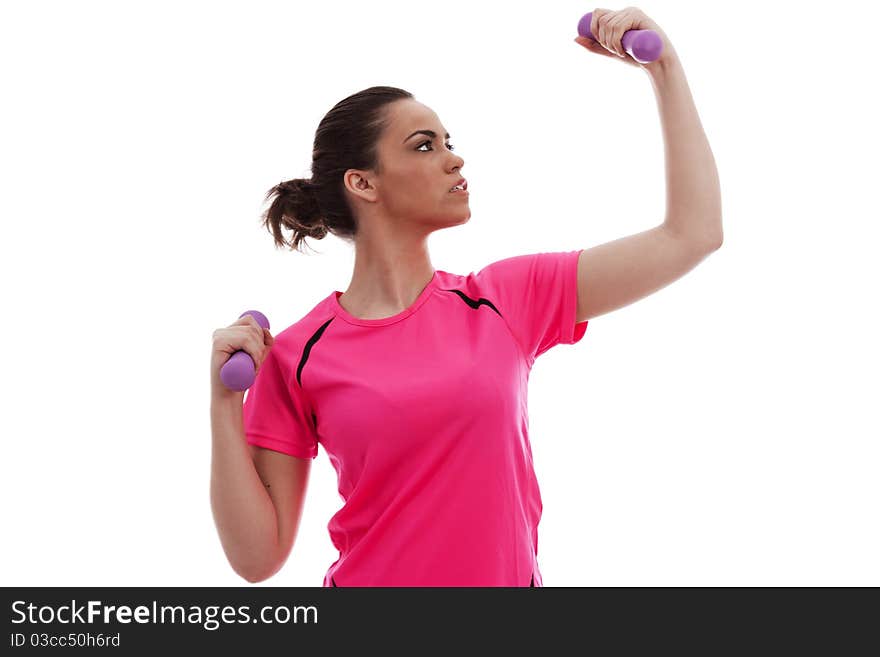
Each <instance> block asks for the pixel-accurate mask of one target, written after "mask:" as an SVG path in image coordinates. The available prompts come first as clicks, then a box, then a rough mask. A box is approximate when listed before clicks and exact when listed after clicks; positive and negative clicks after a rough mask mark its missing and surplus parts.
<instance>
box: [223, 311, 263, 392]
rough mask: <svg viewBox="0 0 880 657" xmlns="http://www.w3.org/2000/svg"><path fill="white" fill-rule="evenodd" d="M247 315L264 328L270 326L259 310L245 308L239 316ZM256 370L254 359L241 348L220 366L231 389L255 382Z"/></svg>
mask: <svg viewBox="0 0 880 657" xmlns="http://www.w3.org/2000/svg"><path fill="white" fill-rule="evenodd" d="M245 315H251V316H252V317H253V318H254V319H255V320H257V324H259V325H260V326H262V327H263V328H264V329H267V328H269V320H268V319H266V316H265V315H264V314H263V313H261V312H260V311H259V310H245V311H244V312H243V313H242V314H241V315H239V316H238V318H239V319H241V318H242V317H244V316H245ZM256 372H257V366H256V365H255V364H254V359H253V358H251V355H250V354H249V353H248V352H246V351H245V350H244V349H239V350H238V351H236V352H235V353H234V354H232V356H230V357H229V360H227V361H226V362H225V363H223V367H221V368H220V380H221V381H222V382H223V385H225V386H226V387H227V388H229V389H230V390H247V389H248V388H250V387H251V385H252V384H253V382H254V377H255V376H256Z"/></svg>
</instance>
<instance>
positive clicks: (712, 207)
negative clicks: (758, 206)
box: [646, 52, 723, 245]
mask: <svg viewBox="0 0 880 657" xmlns="http://www.w3.org/2000/svg"><path fill="white" fill-rule="evenodd" d="M646 70H647V72H648V75H649V77H650V78H651V84H652V86H653V87H654V93H655V96H656V98H657V105H658V108H659V110H660V122H661V125H662V128H663V141H664V152H665V159H666V219H665V221H664V224H665V225H666V226H668V227H669V228H671V229H672V230H673V231H674V232H675V233H677V234H679V235H682V236H686V237H689V238H693V239H694V240H696V241H698V242H701V243H705V244H710V245H718V244H720V243H721V241H722V239H723V231H722V227H721V185H720V183H719V180H718V170H717V168H716V167H715V158H714V157H713V155H712V149H711V148H710V147H709V140H708V139H707V138H706V134H705V132H703V126H702V124H701V123H700V117H699V114H698V113H697V108H696V105H694V99H693V97H692V95H691V91H690V88H689V86H688V83H687V78H686V77H685V74H684V68H683V67H682V65H681V62H680V60H679V59H678V56H677V55H676V54H675V53H674V52H673V53H671V54H670V56H669V57H668V59H667V58H665V57H664V59H663V60H662V61H658V62H657V66H656V67H655V66H648V67H647V68H646Z"/></svg>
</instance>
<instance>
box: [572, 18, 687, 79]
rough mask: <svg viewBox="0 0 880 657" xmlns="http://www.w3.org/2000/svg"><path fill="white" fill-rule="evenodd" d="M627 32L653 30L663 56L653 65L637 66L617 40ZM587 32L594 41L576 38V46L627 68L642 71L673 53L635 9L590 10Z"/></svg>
mask: <svg viewBox="0 0 880 657" xmlns="http://www.w3.org/2000/svg"><path fill="white" fill-rule="evenodd" d="M629 30H654V31H655V32H656V33H657V34H659V35H660V38H661V39H662V41H663V52H662V53H661V54H660V59H657V60H655V61H653V62H647V63H644V64H643V63H641V62H639V61H638V60H636V59H633V58H632V56H631V55H630V54H629V53H628V52H626V50H624V49H623V44H622V43H621V39H623V34H624V32H627V31H629ZM590 32H591V33H592V34H593V35H594V36H595V37H596V40H595V41H594V40H593V39H590V38H589V37H582V36H578V37H577V38H575V41H577V42H578V43H579V44H581V45H582V46H583V47H584V48H586V49H587V50H589V51H590V52H594V53H596V54H597V55H604V56H605V57H613V58H615V59H620V60H622V61H624V62H626V63H627V64H630V65H631V66H638V67H639V68H646V67H648V66H653V65H655V64H658V63H659V62H661V61H663V60H668V59H671V58H672V57H674V56H675V50H674V49H673V47H672V44H671V43H670V42H669V39H668V38H667V37H666V33H665V32H664V31H663V30H662V29H660V26H659V25H657V23H655V22H654V21H652V20H651V19H650V18H649V17H648V16H647V15H646V14H645V13H644V12H643V11H642V10H641V9H639V8H637V7H627V8H626V9H621V10H620V11H611V10H610V9H594V10H593V19H592V21H591V22H590Z"/></svg>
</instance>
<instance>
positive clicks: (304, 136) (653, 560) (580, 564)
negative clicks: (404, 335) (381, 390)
mask: <svg viewBox="0 0 880 657" xmlns="http://www.w3.org/2000/svg"><path fill="white" fill-rule="evenodd" d="M638 6H639V7H640V8H641V9H642V10H644V11H645V12H646V13H647V14H648V15H649V16H651V17H652V18H653V19H654V20H655V21H657V22H658V24H659V25H660V26H661V27H662V28H663V29H664V30H665V31H666V33H667V35H668V37H669V38H670V40H671V41H672V43H673V44H674V45H675V47H676V49H677V51H678V53H679V56H680V58H681V59H682V61H683V64H684V67H685V72H686V74H687V77H688V82H689V84H690V87H691V90H692V92H693V94H694V98H695V100H696V104H697V108H698V110H699V113H700V117H701V119H702V123H703V127H704V129H705V131H706V134H707V136H708V138H709V141H710V143H711V146H712V149H713V153H714V155H715V159H716V162H717V165H718V170H719V174H720V179H721V186H722V196H723V211H724V236H725V242H724V245H723V246H722V248H721V249H720V250H719V251H717V252H716V253H713V254H712V255H711V256H710V257H709V258H708V259H707V260H705V261H704V262H703V263H702V264H700V265H699V266H698V267H697V268H696V269H694V270H693V271H692V272H690V273H688V274H687V275H686V276H685V277H683V278H682V279H680V280H679V281H677V282H675V283H674V284H672V285H670V286H668V287H666V288H664V289H662V290H660V291H659V292H656V293H655V294H653V295H651V296H650V297H648V298H646V299H644V300H642V301H640V302H638V303H635V304H632V305H630V306H627V307H625V308H622V309H620V310H617V311H614V312H612V313H609V314H607V315H604V316H600V317H597V318H594V319H593V320H591V321H590V324H589V327H588V329H587V333H586V335H585V336H584V338H583V340H582V341H581V342H580V343H578V344H577V345H573V346H568V345H561V346H558V347H556V348H554V349H553V350H551V351H550V352H548V353H546V354H544V355H543V356H541V357H540V358H539V360H538V361H537V363H536V365H535V367H534V369H533V370H532V375H531V384H530V406H529V410H530V420H531V422H530V427H531V442H532V449H533V453H534V458H535V466H536V471H537V475H538V481H539V483H540V486H541V492H542V495H543V504H544V514H543V518H542V520H541V524H540V529H539V549H538V562H539V566H540V568H541V571H542V573H543V577H544V584H545V586H548V587H551V586H617V585H621V586H659V585H671V586H708V585H721V586H745V585H749V586H752V585H766V586H782V585H793V586H806V585H819V586H826V585H857V586H858V585H873V586H877V585H880V560H878V558H877V555H878V554H880V528H878V498H880V495H878V492H880V491H878V488H880V486H878V465H880V463H878V456H880V447H878V437H880V431H878V420H877V414H876V402H877V400H878V384H877V371H878V353H877V351H878V350H877V346H876V345H877V341H876V340H877V335H878V330H877V329H878V321H877V301H876V300H877V290H876V281H877V280H878V279H880V277H878V265H877V259H876V251H877V239H876V238H877V235H878V231H877V222H878V219H880V212H878V203H877V184H878V164H877V153H878V147H880V139H878V129H877V122H876V117H877V116H878V115H880V108H878V105H877V100H876V98H877V97H876V95H875V92H876V88H877V77H876V76H877V72H876V49H875V43H874V40H872V39H871V38H869V36H870V33H869V32H866V31H865V30H869V29H870V27H871V26H872V25H875V24H876V23H877V20H878V17H880V15H878V10H877V9H876V7H875V6H874V5H872V4H871V3H867V2H859V3H854V4H853V3H851V4H850V5H847V6H846V7H845V8H844V7H842V8H841V9H839V10H835V9H834V8H833V5H828V4H827V3H818V2H785V3H783V2H762V3H759V4H757V5H750V6H746V5H738V6H734V5H728V9H727V10H722V9H720V8H718V6H716V5H713V4H709V3H701V2H674V3H673V2H648V3H642V4H640V5H638ZM623 7H624V5H620V6H611V7H608V8H610V9H622V8H623ZM593 8H594V7H591V6H590V5H588V4H583V3H578V2H552V3H551V2H545V3H535V2H508V3H504V5H503V7H502V6H501V5H500V3H488V2H487V3H469V4H467V5H464V4H462V3H451V4H450V3H440V2H414V1H413V0H406V1H401V2H360V1H358V2H354V1H351V2H338V1H334V2H332V3H318V2H311V3H293V2H277V3H275V2H273V3H270V2H248V3H244V2H239V3H219V2H210V3H208V2H205V3H195V2H185V3H180V2H156V1H152V2H149V3H146V2H144V3H134V2H124V3H121V2H76V3H68V2H27V3H24V2H19V3H3V5H2V9H0V61H2V62H3V63H2V65H0V66H2V68H0V71H2V89H3V96H4V99H3V102H2V105H0V112H2V122H0V130H2V139H0V151H2V154H0V158H2V160H0V166H2V172H0V173H2V183H0V184H2V190H3V191H2V197H0V203H2V206H0V212H2V235H3V239H2V241H0V243H2V247H0V248H2V253H0V256H2V265H0V266H2V275H3V303H2V309H0V312H2V330H3V348H4V355H3V360H2V362H3V368H2V372H3V376H2V383H0V385H2V393H3V405H4V411H3V424H2V429H0V431H2V438H3V451H2V460H0V464H2V465H0V468H2V471H0V499H2V518H0V521H2V526H3V534H4V539H3V541H2V547H0V549H2V559H0V582H2V584H3V585H7V586H12V585H16V586H30V585H33V586H47V585H70V586H73V585H95V586H99V585H100V586H104V585H106V586H123V585H125V586H128V585H132V586H134V585H150V586H164V585H169V586H173V585H208V586H224V585H239V584H241V585H245V586H252V585H250V584H248V583H247V582H245V581H244V580H242V579H241V578H240V577H239V576H238V575H236V574H235V573H234V571H233V570H232V569H231V567H230V566H229V564H228V563H227V561H226V558H225V555H224V553H223V551H222V548H221V545H220V542H219V539H218V536H217V533H216V529H215V527H214V522H213V517H212V513H211V508H210V501H209V475H210V453H211V435H210V423H209V378H208V375H209V358H210V350H211V336H212V332H213V331H214V329H215V328H219V327H222V326H227V325H228V324H231V323H232V322H234V321H235V320H236V318H237V317H238V315H239V314H240V313H241V312H242V311H243V310H245V309H250V308H257V309H260V310H262V311H263V312H265V313H266V315H267V316H268V317H269V318H270V321H271V322H272V332H273V334H276V333H278V332H279V331H280V330H282V329H283V328H285V327H287V326H289V325H290V324H292V323H294V322H295V321H297V320H298V319H300V318H301V317H302V316H303V315H304V314H305V313H306V312H307V311H308V310H310V309H311V308H312V307H313V306H314V305H315V304H316V303H317V302H318V301H320V300H321V299H323V298H325V297H326V296H327V295H328V294H329V293H330V292H331V291H332V290H340V291H342V290H345V289H346V287H347V286H348V283H349V280H350V278H351V273H352V266H353V262H354V253H353V250H352V248H351V247H350V246H349V245H348V244H347V243H344V242H342V241H341V240H339V239H337V238H335V237H333V236H328V238H326V239H325V240H323V241H321V242H314V241H311V240H310V242H309V243H310V244H311V245H312V246H313V247H314V249H315V250H316V251H318V252H319V254H312V253H309V255H303V254H300V253H293V252H290V251H283V250H276V249H275V248H274V246H273V244H272V239H271V236H270V235H269V233H268V232H266V231H265V230H264V229H263V228H262V227H260V226H259V215H260V213H261V211H262V210H263V209H264V207H265V206H264V205H263V204H262V200H263V198H264V194H265V193H266V191H267V190H268V189H269V188H270V187H271V186H272V185H274V184H276V183H277V182H279V181H281V180H285V179H290V178H294V177H305V176H308V175H309V174H310V166H311V161H310V156H311V146H312V140H313V138H314V133H315V129H316V128H317V125H318V123H319V121H320V119H321V118H322V117H323V116H324V114H325V113H326V112H327V111H328V110H329V109H330V108H331V107H332V106H333V105H334V104H335V103H336V102H338V101H339V100H341V99H342V98H344V97H346V96H348V95H350V94H352V93H354V92H356V91H359V90H361V89H364V88H367V87H370V86H373V85H380V84H381V85H391V86H398V87H402V88H404V89H406V90H408V91H411V92H412V93H414V94H415V96H416V99H417V100H419V101H421V102H423V103H425V104H427V105H429V106H430V107H431V108H432V109H434V110H435V111H436V112H437V113H438V115H439V117H440V119H441V121H442V122H443V124H444V125H445V127H446V128H448V129H449V131H450V133H451V134H452V139H451V140H450V141H452V142H453V143H454V144H455V146H456V149H457V152H458V154H460V155H462V156H463V157H464V159H465V166H464V168H463V173H464V175H465V176H466V177H467V179H468V181H469V188H470V190H471V195H470V205H471V209H472V213H473V214H472V217H471V219H470V221H469V222H468V223H466V224H465V225H462V226H459V227H456V228H453V229H449V230H445V231H441V232H438V233H435V234H434V235H433V236H432V237H431V240H430V242H429V245H430V250H431V258H432V263H433V265H434V266H435V267H436V268H438V269H442V270H444V271H450V272H456V273H462V274H466V273H468V272H470V271H477V270H479V269H480V268H482V267H483V266H485V265H486V264H488V263H489V262H492V261H495V260H498V259H501V258H504V257H508V256H512V255H517V254H521V253H534V252H539V251H553V250H560V251H561V250H570V249H576V248H582V247H586V248H588V247H591V246H595V245H597V244H601V243H604V242H607V241H611V240H613V239H617V238H619V237H622V236H624V235H629V234H632V233H636V232H640V231H643V230H646V229H648V228H650V227H653V226H655V225H657V224H659V223H660V222H661V221H662V220H663V218H664V217H663V214H664V210H665V177H664V160H663V155H664V154H663V142H662V134H661V132H660V123H659V115H658V112H657V106H656V101H655V98H654V93H653V89H652V87H651V85H650V81H649V79H648V77H647V75H646V74H645V73H644V72H643V71H641V70H639V69H636V68H633V67H629V66H626V65H625V64H623V63H621V62H618V61H616V60H613V59H608V58H603V57H600V56H597V55H594V54H592V53H590V52H588V51H587V50H586V49H584V48H583V47H581V46H579V45H577V44H576V43H574V41H573V38H574V36H575V33H576V25H577V22H578V19H579V18H580V17H581V15H583V14H584V13H586V12H587V11H590V10H592V9H593ZM866 35H867V36H866ZM307 495H308V497H307V500H306V504H305V510H304V515H303V520H302V524H301V526H300V531H299V535H298V538H297V541H296V544H295V546H294V549H293V553H292V555H291V557H290V559H289V561H288V562H287V564H286V565H285V567H284V568H283V569H282V570H281V571H280V572H279V573H278V574H277V575H275V576H274V577H273V578H271V579H269V580H267V581H265V582H263V583H260V584H257V585H253V586H275V585H292V586H321V583H322V579H323V576H324V573H325V572H326V570H327V568H328V567H329V566H330V564H331V563H332V562H333V561H334V560H335V559H336V558H337V556H338V553H337V552H336V551H335V549H334V548H333V545H332V544H331V542H330V539H329V535H328V533H327V522H328V521H329V519H330V517H331V516H332V515H333V514H334V513H335V512H336V511H337V510H338V509H339V508H340V507H341V506H342V498H341V497H340V496H339V494H338V493H337V490H336V475H335V471H334V470H333V468H332V465H331V464H330V462H329V460H328V458H327V455H326V453H325V452H324V450H323V447H322V448H321V449H320V451H319V456H318V458H317V460H316V461H315V462H314V463H313V467H312V476H311V480H310V483H309V489H308V493H307Z"/></svg>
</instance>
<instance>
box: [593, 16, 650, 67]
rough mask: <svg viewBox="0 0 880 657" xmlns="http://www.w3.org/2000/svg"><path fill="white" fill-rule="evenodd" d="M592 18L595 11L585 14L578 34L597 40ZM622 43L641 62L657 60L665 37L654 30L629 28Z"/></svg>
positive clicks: (621, 40)
mask: <svg viewBox="0 0 880 657" xmlns="http://www.w3.org/2000/svg"><path fill="white" fill-rule="evenodd" d="M592 20H593V12H590V13H589V14H584V16H583V18H581V19H580V21H578V34H580V35H581V36H582V37H587V38H588V39H593V40H594V41H595V40H596V39H595V37H593V33H592V32H590V22H592ZM620 43H621V45H623V49H624V50H626V51H627V52H628V53H629V54H630V55H632V58H633V59H635V60H636V61H637V62H639V63H641V64H647V63H648V62H653V61H655V60H657V59H658V58H659V57H660V53H661V52H663V39H661V38H660V35H659V34H657V33H656V32H655V31H654V30H627V31H626V32H624V33H623V37H622V38H621V39H620Z"/></svg>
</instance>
